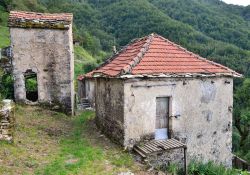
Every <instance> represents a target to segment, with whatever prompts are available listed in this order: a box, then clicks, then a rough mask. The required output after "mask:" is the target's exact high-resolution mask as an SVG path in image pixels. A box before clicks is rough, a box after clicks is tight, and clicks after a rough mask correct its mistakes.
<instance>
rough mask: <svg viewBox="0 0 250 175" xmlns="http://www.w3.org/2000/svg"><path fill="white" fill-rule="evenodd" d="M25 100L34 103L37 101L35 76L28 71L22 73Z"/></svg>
mask: <svg viewBox="0 0 250 175" xmlns="http://www.w3.org/2000/svg"><path fill="white" fill-rule="evenodd" d="M24 78H25V90H26V99H27V100H30V101H33V102H36V101H37V100H38V88H37V74H36V73H35V72H33V71H32V70H30V69H28V70H27V71H26V72H25V73H24Z"/></svg>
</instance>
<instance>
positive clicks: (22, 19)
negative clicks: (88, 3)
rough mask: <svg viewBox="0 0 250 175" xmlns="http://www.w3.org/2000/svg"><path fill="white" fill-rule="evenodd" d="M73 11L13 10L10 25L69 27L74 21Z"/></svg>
mask: <svg viewBox="0 0 250 175" xmlns="http://www.w3.org/2000/svg"><path fill="white" fill-rule="evenodd" d="M72 20H73V15H72V14H71V13H37V12H25V11H11V12H10V15H9V24H8V25H9V27H23V28H31V27H32V28H59V29H67V28H68V25H69V24H71V23H72Z"/></svg>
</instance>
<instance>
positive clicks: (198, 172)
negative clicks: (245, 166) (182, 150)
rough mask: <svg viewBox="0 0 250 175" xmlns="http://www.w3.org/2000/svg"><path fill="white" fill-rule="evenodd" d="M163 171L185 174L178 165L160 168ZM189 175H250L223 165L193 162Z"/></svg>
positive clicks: (175, 174) (189, 166) (173, 174)
mask: <svg viewBox="0 0 250 175" xmlns="http://www.w3.org/2000/svg"><path fill="white" fill-rule="evenodd" d="M160 169H161V170H163V171H165V172H167V173H168V174H171V175H182V174H184V171H183V167H180V166H179V165H178V164H174V163H173V164H170V165H168V166H163V167H160ZM188 174H189V175H249V173H248V172H246V171H241V170H237V169H231V168H226V167H224V166H223V165H218V164H215V163H213V162H211V161H210V162H207V163H202V162H199V161H191V162H190V163H189V165H188Z"/></svg>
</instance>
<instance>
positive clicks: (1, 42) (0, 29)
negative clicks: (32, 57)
mask: <svg viewBox="0 0 250 175" xmlns="http://www.w3.org/2000/svg"><path fill="white" fill-rule="evenodd" d="M7 20H8V13H7V12H5V11H4V9H3V8H1V6H0V48H4V47H7V46H9V45H10V39H9V28H8V27H7Z"/></svg>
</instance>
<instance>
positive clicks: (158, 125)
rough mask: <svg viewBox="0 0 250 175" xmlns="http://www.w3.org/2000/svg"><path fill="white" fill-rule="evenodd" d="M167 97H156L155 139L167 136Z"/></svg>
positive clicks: (163, 138)
mask: <svg viewBox="0 0 250 175" xmlns="http://www.w3.org/2000/svg"><path fill="white" fill-rule="evenodd" d="M169 101H170V98H169V97H157V98H156V120H155V140H166V139H168V138H169V136H168V132H169Z"/></svg>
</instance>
